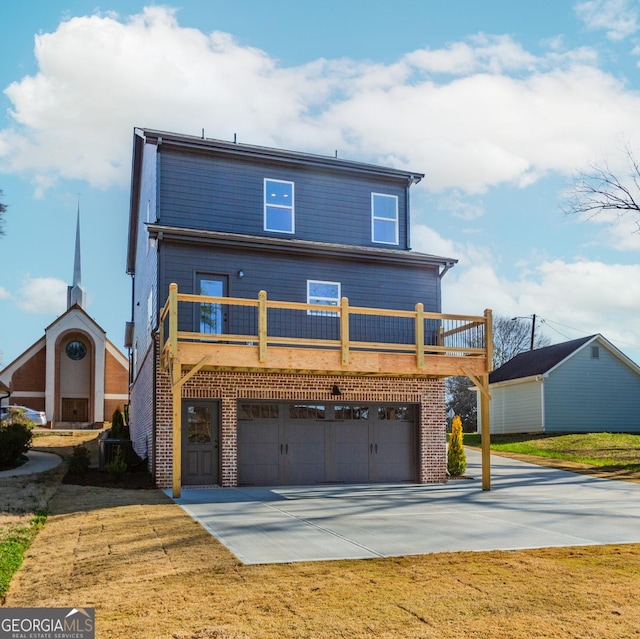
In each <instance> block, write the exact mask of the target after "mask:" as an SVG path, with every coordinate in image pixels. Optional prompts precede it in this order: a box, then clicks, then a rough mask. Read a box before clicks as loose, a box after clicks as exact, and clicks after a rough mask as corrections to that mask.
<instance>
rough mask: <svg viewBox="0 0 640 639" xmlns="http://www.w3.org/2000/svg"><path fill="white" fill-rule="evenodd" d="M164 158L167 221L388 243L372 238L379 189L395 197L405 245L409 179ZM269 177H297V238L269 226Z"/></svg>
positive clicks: (165, 153)
mask: <svg viewBox="0 0 640 639" xmlns="http://www.w3.org/2000/svg"><path fill="white" fill-rule="evenodd" d="M160 158H161V159H160V162H161V171H160V222H161V223H162V224H165V225H168V226H180V227H187V228H193V229H205V230H214V231H222V232H230V233H244V234H248V235H262V236H277V237H285V238H287V237H295V238H297V239H304V240H315V241H320V242H339V243H343V244H355V245H358V246H385V245H381V244H375V243H373V242H372V241H371V193H372V192H376V193H384V194H388V195H396V196H398V216H399V243H398V245H397V248H403V249H404V248H407V237H406V219H407V185H406V182H405V181H404V180H393V179H390V178H389V179H387V178H381V177H373V176H367V175H366V174H362V175H360V174H356V173H346V172H341V171H331V170H329V169H322V170H320V169H318V168H317V167H304V166H299V165H293V164H292V165H284V164H283V163H273V162H267V161H264V160H260V159H255V158H254V159H251V161H243V160H241V159H234V158H228V157H218V156H215V155H204V154H197V153H187V152H184V153H182V152H178V151H175V150H166V149H164V150H163V149H162V148H161V153H160ZM264 178H273V179H276V180H286V181H291V182H294V185H295V234H294V235H293V236H292V235H290V234H286V233H273V232H269V231H265V230H264V221H263V215H264V202H263V200H264ZM387 246H388V245H387Z"/></svg>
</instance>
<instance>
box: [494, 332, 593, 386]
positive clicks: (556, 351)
mask: <svg viewBox="0 0 640 639" xmlns="http://www.w3.org/2000/svg"><path fill="white" fill-rule="evenodd" d="M597 337H600V336H599V335H589V336H588V337H581V338H579V339H574V340H571V341H569V342H562V343H561V344H553V345H552V346H545V347H543V348H536V349H534V350H532V351H527V352H525V353H520V354H519V355H516V356H515V357H514V358H513V359H510V360H509V361H508V362H505V363H504V364H503V365H502V366H500V368H497V369H496V370H495V371H493V372H492V373H490V374H489V383H490V384H496V383H498V382H506V381H509V380H512V379H522V378H524V377H535V376H536V375H544V374H545V373H548V372H549V371H550V370H551V369H552V368H554V367H555V366H557V365H558V364H560V362H562V361H564V360H565V359H566V358H567V357H569V356H570V355H572V354H573V353H574V352H575V351H577V350H578V349H579V348H581V347H582V346H584V345H585V344H586V343H587V342H590V341H592V340H593V339H595V338H597Z"/></svg>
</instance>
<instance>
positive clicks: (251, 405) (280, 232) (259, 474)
mask: <svg viewBox="0 0 640 639" xmlns="http://www.w3.org/2000/svg"><path fill="white" fill-rule="evenodd" d="M422 177H423V175H422V174H419V173H413V172H408V171H402V170H397V169H393V168H387V167H381V166H374V165H370V164H364V163H360V162H354V161H347V160H343V159H339V158H337V157H325V156H319V155H311V154H306V153H299V152H291V151H282V150H277V149H272V148H264V147H258V146H251V145H246V144H238V143H235V142H224V141H219V140H211V139H206V138H204V137H202V138H199V137H192V136H186V135H178V134H174V133H166V132H161V131H154V130H148V129H135V131H134V146H133V169H132V187H131V209H130V226H129V244H128V257H127V268H128V272H129V273H130V274H131V276H132V278H133V295H132V321H131V323H130V325H129V326H128V335H129V336H128V345H129V347H130V348H131V354H132V355H131V360H132V361H131V366H132V384H131V405H130V422H131V423H130V431H131V436H132V440H133V445H134V448H135V450H136V452H137V453H138V454H139V455H140V456H142V457H146V458H148V459H149V463H150V467H151V469H152V471H153V473H154V476H155V478H156V482H157V483H158V485H159V486H162V487H169V486H173V491H174V495H179V494H180V488H181V487H182V486H185V485H214V484H217V485H221V486H236V485H244V484H251V485H284V484H289V485H292V484H302V485H304V484H314V483H332V482H336V483H339V482H348V483H355V482H442V481H445V479H446V441H445V409H444V388H443V378H444V377H446V376H448V375H453V374H461V372H464V373H465V374H468V375H469V376H470V377H471V378H472V379H475V380H479V383H483V382H482V380H484V378H485V377H486V375H487V374H488V369H487V362H490V361H491V354H490V348H491V339H490V326H491V322H490V312H488V311H487V312H486V313H485V314H484V315H481V316H462V315H458V316H454V315H442V314H441V313H440V311H441V300H440V294H441V282H442V277H443V275H444V274H445V273H446V271H447V270H448V269H449V268H450V267H451V266H453V264H454V263H455V260H454V259H451V258H445V257H438V256H434V255H427V254H421V253H416V252H414V251H412V250H411V249H410V215H409V190H410V188H411V186H412V185H413V184H415V183H417V182H419V181H420V179H422Z"/></svg>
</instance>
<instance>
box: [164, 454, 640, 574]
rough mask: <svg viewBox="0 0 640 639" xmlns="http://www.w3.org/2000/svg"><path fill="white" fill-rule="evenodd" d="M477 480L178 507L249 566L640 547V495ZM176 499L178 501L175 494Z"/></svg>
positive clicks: (547, 477) (539, 470) (244, 492)
mask: <svg viewBox="0 0 640 639" xmlns="http://www.w3.org/2000/svg"><path fill="white" fill-rule="evenodd" d="M467 461H468V467H467V475H468V476H470V477H473V479H471V480H453V481H450V482H448V483H447V484H444V485H440V484H435V485H434V484H430V485H418V484H385V485H380V484H375V485H371V484H366V485H364V484H363V485H339V486H302V487H292V486H282V487H274V488H208V489H184V490H183V491H182V497H181V498H180V499H177V500H176V502H177V503H178V504H179V505H180V506H181V507H182V508H183V509H184V510H185V511H186V512H187V513H188V514H190V515H191V516H192V517H194V518H195V519H196V520H197V521H199V522H200V523H201V524H202V526H204V527H205V529H206V530H208V531H209V532H211V534H212V535H214V536H215V537H216V538H217V539H219V540H220V541H221V542H222V543H223V544H224V545H225V546H226V547H227V548H229V550H230V551H231V552H232V553H233V554H234V555H236V557H238V559H240V560H241V561H242V562H243V563H245V564H262V563H282V562H295V561H322V560H332V559H364V558H371V557H392V556H400V555H414V554H428V553H435V552H450V551H464V550H477V551H480V550H497V549H501V550H514V549H522V548H540V547H548V546H578V545H594V544H614V543H632V542H639V543H640V485H639V484H630V483H626V482H619V481H613V480H606V479H597V478H591V477H587V476H585V475H578V474H574V473H569V472H565V471H559V470H554V469H551V468H545V467H542V466H535V465H532V464H526V463H524V462H519V461H516V460H513V459H507V458H504V457H497V456H492V473H491V478H492V490H491V491H483V490H482V487H481V476H482V473H481V465H480V454H479V453H478V452H476V451H471V450H467ZM167 492H168V494H170V491H167Z"/></svg>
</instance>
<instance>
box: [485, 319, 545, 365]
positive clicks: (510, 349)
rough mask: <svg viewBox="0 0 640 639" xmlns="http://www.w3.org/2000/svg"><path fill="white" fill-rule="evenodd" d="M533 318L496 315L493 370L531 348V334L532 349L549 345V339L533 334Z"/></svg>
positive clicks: (494, 322)
mask: <svg viewBox="0 0 640 639" xmlns="http://www.w3.org/2000/svg"><path fill="white" fill-rule="evenodd" d="M534 318H535V316H534V315H532V316H531V319H529V318H523V317H514V318H511V317H506V316H504V315H496V316H494V318H493V368H494V369H496V368H499V367H500V366H502V365H503V364H504V363H505V362H508V361H509V360H510V359H513V358H514V357H515V356H516V355H518V354H519V353H524V351H528V350H530V348H531V337H532V332H533V348H542V347H543V346H548V345H549V338H548V337H546V336H544V335H542V334H541V333H540V332H537V333H536V332H535V324H534Z"/></svg>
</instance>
